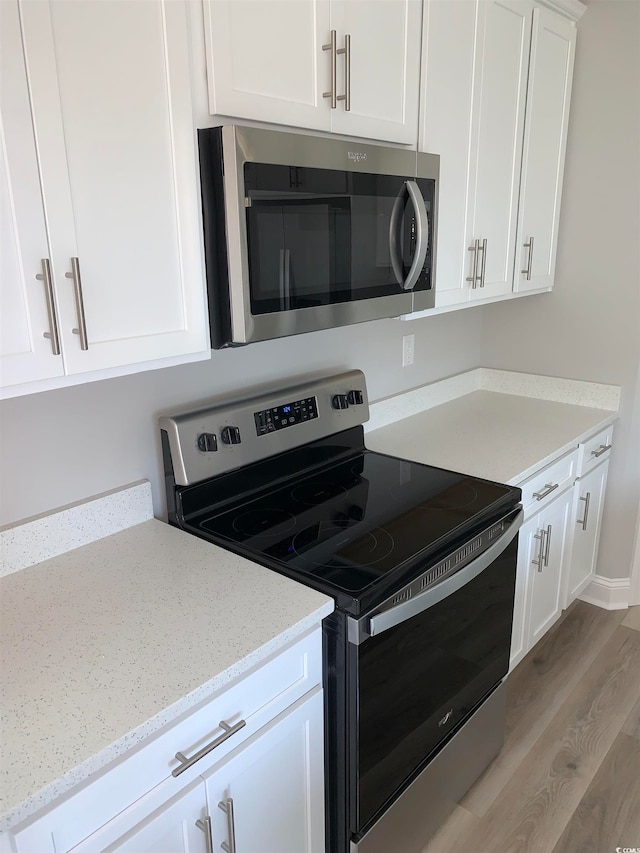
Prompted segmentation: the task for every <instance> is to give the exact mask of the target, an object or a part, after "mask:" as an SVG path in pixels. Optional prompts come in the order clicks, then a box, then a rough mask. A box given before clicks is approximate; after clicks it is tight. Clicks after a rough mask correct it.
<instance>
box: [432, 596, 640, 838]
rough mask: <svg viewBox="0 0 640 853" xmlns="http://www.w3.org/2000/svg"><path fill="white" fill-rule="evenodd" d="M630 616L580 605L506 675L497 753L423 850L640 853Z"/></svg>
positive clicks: (636, 692)
mask: <svg viewBox="0 0 640 853" xmlns="http://www.w3.org/2000/svg"><path fill="white" fill-rule="evenodd" d="M635 610H640V608H632V610H631V611H626V610H623V611H605V610H601V609H600V608H597V607H593V606H592V605H589V604H585V603H584V602H581V601H578V602H576V603H575V604H574V605H572V607H571V608H569V610H568V611H567V613H566V614H565V616H564V618H563V619H562V620H561V621H560V622H559V623H558V624H557V625H556V626H555V627H554V628H553V629H552V630H551V631H550V632H549V633H548V634H547V636H546V637H544V639H543V640H542V641H541V642H540V643H539V644H538V645H537V646H536V647H535V648H534V649H533V650H532V651H531V652H530V653H529V655H528V656H527V657H526V658H525V659H524V660H523V661H522V662H521V663H520V665H519V666H518V667H517V668H516V669H515V670H514V672H512V673H511V675H510V676H509V678H508V682H507V683H508V688H509V699H508V711H507V731H506V738H505V744H504V747H503V749H502V752H501V753H500V755H499V756H498V757H497V758H496V760H495V761H494V762H493V763H492V764H491V766H490V767H489V768H488V769H487V770H486V772H485V773H484V774H483V776H481V778H480V779H479V780H478V781H477V782H476V784H475V785H474V786H473V787H472V788H471V790H470V791H469V792H468V793H467V795H466V796H465V797H464V798H463V800H462V801H461V803H460V804H459V806H458V807H457V809H456V811H455V812H454V813H453V814H452V815H451V817H450V818H449V820H448V821H447V823H446V824H445V825H444V826H443V827H441V829H440V830H439V832H438V834H437V835H436V836H435V837H434V838H433V839H432V841H431V842H430V843H429V844H428V845H427V847H426V848H425V850H424V853H458V851H460V853H466V851H473V853H614V851H615V850H616V847H621V848H624V847H631V848H633V847H637V848H638V849H639V850H640V619H638V613H637V612H633V611H635ZM623 620H624V624H622V622H623Z"/></svg>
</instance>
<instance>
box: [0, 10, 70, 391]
mask: <svg viewBox="0 0 640 853" xmlns="http://www.w3.org/2000/svg"><path fill="white" fill-rule="evenodd" d="M0 76H1V77H2V80H3V84H2V86H1V87H0V118H1V121H2V125H1V139H2V151H1V152H0V206H1V207H0V347H1V350H0V357H1V359H2V361H1V366H0V370H1V372H2V385H3V386H9V385H16V384H19V383H22V382H31V381H33V380H36V379H49V378H52V377H54V376H61V375H62V374H63V371H64V367H63V363H62V356H61V355H60V350H59V347H57V346H56V344H55V338H54V337H51V335H52V334H53V335H55V333H56V330H55V328H54V326H55V302H54V300H53V292H52V290H49V292H48V293H47V281H46V280H45V279H44V278H43V279H41V280H38V279H36V276H37V275H41V276H43V275H44V273H43V260H46V261H47V262H49V260H50V258H49V245H48V242H47V231H46V225H45V219H44V211H43V209H42V194H41V192H40V178H39V174H38V160H37V154H36V146H35V141H34V138H33V125H32V122H31V108H30V104H29V90H28V84H27V75H26V69H25V64H24V55H23V51H22V39H21V34H20V18H19V13H18V4H17V2H12V0H3V2H2V3H0ZM48 300H49V302H48ZM48 304H49V306H50V313H48V312H47V305H48ZM45 335H49V336H50V337H49V338H46V337H45ZM56 350H57V352H56Z"/></svg>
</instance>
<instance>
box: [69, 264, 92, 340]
mask: <svg viewBox="0 0 640 853" xmlns="http://www.w3.org/2000/svg"><path fill="white" fill-rule="evenodd" d="M65 278H70V279H71V280H72V281H73V298H74V299H75V302H76V314H77V315H78V328H77V329H71V331H72V332H73V334H74V335H79V336H80V349H81V350H88V349H89V339H88V338H87V322H86V320H85V317H84V298H83V296H82V278H81V276H80V261H79V260H78V258H71V272H66V273H65Z"/></svg>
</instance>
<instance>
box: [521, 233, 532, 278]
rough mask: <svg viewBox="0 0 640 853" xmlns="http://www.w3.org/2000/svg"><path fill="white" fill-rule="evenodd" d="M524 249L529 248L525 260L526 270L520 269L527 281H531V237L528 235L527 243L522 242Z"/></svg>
mask: <svg viewBox="0 0 640 853" xmlns="http://www.w3.org/2000/svg"><path fill="white" fill-rule="evenodd" d="M522 245H523V246H524V248H525V249H528V250H529V260H528V261H527V268H526V270H520V272H521V273H522V275H524V276H526V277H527V281H531V265H532V264H533V237H529V242H528V243H523V244H522Z"/></svg>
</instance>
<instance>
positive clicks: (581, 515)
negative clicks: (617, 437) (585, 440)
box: [564, 459, 609, 607]
mask: <svg viewBox="0 0 640 853" xmlns="http://www.w3.org/2000/svg"><path fill="white" fill-rule="evenodd" d="M608 472H609V460H608V459H606V460H605V461H604V462H601V463H600V465H598V466H597V467H596V468H594V469H593V470H592V471H589V473H588V474H586V475H585V476H584V477H581V478H580V479H579V480H577V481H576V485H575V487H574V492H575V494H574V500H573V507H572V523H573V525H574V528H573V547H572V551H571V562H570V564H569V570H568V572H567V582H566V588H565V594H564V606H565V607H567V606H568V605H569V604H570V603H571V602H572V601H573V600H574V598H577V597H578V595H580V593H581V592H582V591H583V590H584V589H585V587H586V586H588V585H589V583H590V582H591V581H592V580H593V576H594V575H595V571H596V559H597V556H598V542H599V540H600V527H601V526H602V514H603V511H604V492H605V489H606V487H607V474H608Z"/></svg>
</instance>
